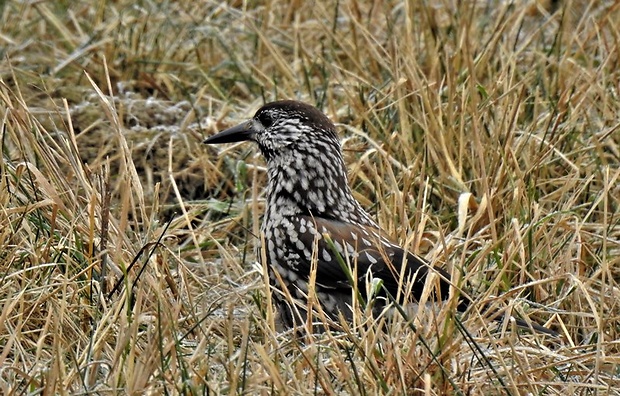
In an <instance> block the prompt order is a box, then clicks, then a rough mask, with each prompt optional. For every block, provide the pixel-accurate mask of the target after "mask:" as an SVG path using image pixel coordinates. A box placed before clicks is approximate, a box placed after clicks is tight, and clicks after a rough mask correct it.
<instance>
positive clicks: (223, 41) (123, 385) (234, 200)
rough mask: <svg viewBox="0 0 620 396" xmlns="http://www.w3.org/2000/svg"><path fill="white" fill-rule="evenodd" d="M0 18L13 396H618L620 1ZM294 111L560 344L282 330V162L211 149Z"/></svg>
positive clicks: (427, 249)
mask: <svg viewBox="0 0 620 396" xmlns="http://www.w3.org/2000/svg"><path fill="white" fill-rule="evenodd" d="M0 12H1V20H0V26H1V28H0V42H1V43H2V44H1V45H0V52H1V54H2V63H0V79H1V81H0V103H1V104H2V105H1V106H0V110H1V113H0V117H1V121H0V122H1V128H0V133H1V139H2V159H1V161H0V175H1V180H0V183H1V184H2V188H1V189H0V202H1V206H0V208H1V210H0V246H1V250H0V278H1V281H0V301H1V305H0V394H6V395H10V394H37V393H41V392H42V393H44V394H54V393H59V394H82V393H90V392H94V393H97V394H143V393H151V394H159V393H164V392H166V393H171V394H175V393H184V394H204V393H209V394H219V393H226V394H236V393H248V394H259V393H261V394H270V393H281V394H289V393H290V394H429V395H432V394H436V395H439V394H470V395H478V394H515V395H516V394H549V395H558V394H563V395H569V394H613V393H616V394H617V393H618V391H617V390H616V389H619V388H620V374H619V371H620V369H619V367H620V366H619V364H620V358H618V356H620V343H619V341H618V339H619V338H620V322H619V319H620V304H618V301H619V299H620V288H619V284H618V283H619V282H620V270H619V269H618V268H619V266H620V167H619V165H618V164H619V163H620V131H619V128H620V93H619V89H620V71H619V70H620V48H619V44H620V24H619V23H618V21H620V6H619V5H618V3H614V2H611V1H610V2H606V3H605V2H598V1H594V2H592V3H588V2H586V1H579V0H574V1H566V2H544V1H542V2H515V3H508V2H477V3H475V2H455V3H452V2H449V1H445V2H442V3H432V2H429V4H424V3H422V2H392V1H377V2H360V1H357V0H347V1H340V2H338V1H325V2H302V1H297V0H277V1H264V2H239V1H232V2H230V4H222V3H220V2H210V1H195V2H161V3H159V2H137V3H136V2H127V1H124V0H121V1H116V2H104V1H90V2H80V1H75V2H36V1H35V2H0ZM282 98H297V99H301V100H304V101H307V102H309V103H313V104H316V105H318V106H319V107H321V108H322V109H323V110H324V111H325V112H326V113H327V114H329V115H330V117H331V118H332V119H334V120H335V121H337V122H339V123H341V127H340V130H341V132H342V134H341V136H342V138H343V144H344V147H345V150H346V157H347V158H346V159H347V162H348V164H349V169H350V178H351V183H352V186H353V188H354V190H355V193H356V196H357V198H358V199H359V200H360V201H361V202H362V203H363V205H364V206H365V207H367V208H369V209H370V210H371V212H372V213H375V214H376V218H377V220H378V221H379V223H380V224H381V225H382V226H383V227H384V228H385V229H386V230H387V231H388V232H389V233H390V234H392V235H393V236H394V237H396V238H398V239H399V240H400V241H401V243H402V244H403V245H406V246H408V247H409V248H410V249H412V250H414V251H416V252H419V253H420V254H422V255H423V256H425V257H427V258H429V259H431V260H434V261H435V262H436V263H439V264H441V265H443V266H445V267H446V268H447V269H448V270H450V271H451V272H452V273H453V274H454V276H455V279H457V280H458V282H459V284H462V285H467V287H466V289H467V290H470V291H471V293H472V294H473V295H475V296H476V300H479V301H491V299H493V296H498V295H499V296H501V297H500V298H497V299H496V300H497V302H498V303H501V304H505V305H508V307H509V309H511V310H513V311H514V312H518V313H519V315H520V316H523V317H529V318H531V319H532V320H536V321H538V322H540V323H546V324H547V325H548V326H550V327H552V328H554V329H555V330H557V331H559V332H560V333H562V338H561V339H560V340H549V339H545V338H542V337H538V336H534V335H531V334H521V333H519V332H518V331H515V330H514V329H510V327H511V324H510V323H505V324H504V325H505V326H508V329H505V328H504V329H502V328H500V329H493V328H490V329H489V328H487V326H485V325H484V323H485V322H484V321H483V320H481V319H480V318H479V315H477V314H476V313H475V312H473V311H472V312H470V313H468V314H467V315H464V316H463V317H460V318H454V319H455V320H456V322H455V320H442V318H443V317H447V318H448V319H450V318H452V315H451V314H450V312H451V308H450V307H449V306H446V307H443V308H442V309H441V310H440V312H431V313H427V316H426V317H424V316H422V315H423V313H422V312H421V313H420V315H421V320H420V321H418V322H417V331H413V330H412V329H411V328H410V327H409V326H407V325H406V324H405V323H404V321H403V319H402V318H400V317H397V318H396V319H395V321H396V322H397V323H395V324H394V325H393V326H391V327H389V329H388V330H386V331H380V330H378V327H377V326H375V325H372V324H370V325H361V326H360V327H359V328H357V329H355V330H350V331H348V332H344V333H327V334H321V335H316V336H307V337H305V338H302V339H298V338H294V337H291V335H290V334H286V333H284V334H283V333H277V332H276V331H275V330H274V327H273V323H272V321H271V320H270V319H271V313H270V309H269V305H268V304H266V301H267V299H266V298H267V297H268V295H267V294H266V292H265V286H264V283H263V280H262V279H263V278H262V274H261V270H260V269H257V268H258V267H256V266H254V265H253V264H252V263H253V262H255V261H256V258H255V256H254V247H255V246H257V245H258V240H257V238H256V236H257V235H258V226H259V224H260V213H261V211H262V206H263V202H262V196H263V195H262V190H261V186H262V185H263V184H264V179H265V172H264V163H263V162H262V160H261V159H260V158H259V157H258V156H257V155H256V151H255V149H254V148H253V147H251V145H247V144H246V145H234V146H232V147H231V146H226V147H217V148H212V147H203V146H201V144H200V142H201V140H202V139H203V138H204V137H205V136H208V135H210V134H212V133H214V132H215V131H216V130H218V129H220V128H223V127H226V126H229V125H232V124H233V123H235V122H237V121H239V120H240V119H243V118H245V117H248V116H249V115H251V114H252V113H253V111H254V110H256V108H257V107H259V106H260V105H261V104H262V103H264V102H265V101H271V100H273V99H282ZM533 302H535V303H533ZM461 320H462V321H463V325H464V326H465V328H466V329H467V332H465V331H462V330H461V331H459V329H460V328H461V327H460V325H459V323H460V321H461ZM505 330H506V331H505ZM424 344H426V345H427V347H425V346H424Z"/></svg>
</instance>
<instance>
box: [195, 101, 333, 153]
mask: <svg viewBox="0 0 620 396" xmlns="http://www.w3.org/2000/svg"><path fill="white" fill-rule="evenodd" d="M246 140H251V141H254V142H256V143H257V144H258V147H259V148H260V150H261V153H262V154H263V155H264V156H265V158H266V159H267V160H268V161H269V160H272V159H276V158H278V157H281V156H284V155H286V154H288V153H290V152H291V151H294V152H297V153H304V152H305V153H307V154H309V155H313V156H316V155H319V154H320V153H321V152H326V151H331V150H332V149H336V150H338V151H339V150H340V144H339V142H338V138H337V136H336V128H335V126H334V124H333V123H332V122H331V121H330V120H329V118H327V116H325V114H323V113H322V112H320V111H319V110H318V109H316V108H315V107H312V106H310V105H308V104H305V103H302V102H297V101H293V100H283V101H278V102H271V103H268V104H266V105H264V106H263V107H261V108H260V109H258V111H257V112H256V114H254V117H252V118H251V119H250V120H248V121H245V122H243V123H241V124H239V125H236V126H234V127H232V128H229V129H226V130H224V131H221V132H219V133H217V134H215V135H213V136H211V137H210V138H208V139H206V140H205V141H204V143H206V144H218V143H233V142H241V141H246Z"/></svg>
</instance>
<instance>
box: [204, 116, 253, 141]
mask: <svg viewBox="0 0 620 396" xmlns="http://www.w3.org/2000/svg"><path fill="white" fill-rule="evenodd" d="M253 127H254V123H253V122H252V120H250V121H246V122H244V123H242V124H239V125H237V126H234V127H232V128H228V129H226V130H223V131H221V132H218V133H216V134H215V135H213V136H211V137H210V138H207V139H206V140H205V141H204V142H203V143H204V144H219V143H234V142H242V141H244V140H250V139H252V136H253V135H254V133H255V131H254V128H253Z"/></svg>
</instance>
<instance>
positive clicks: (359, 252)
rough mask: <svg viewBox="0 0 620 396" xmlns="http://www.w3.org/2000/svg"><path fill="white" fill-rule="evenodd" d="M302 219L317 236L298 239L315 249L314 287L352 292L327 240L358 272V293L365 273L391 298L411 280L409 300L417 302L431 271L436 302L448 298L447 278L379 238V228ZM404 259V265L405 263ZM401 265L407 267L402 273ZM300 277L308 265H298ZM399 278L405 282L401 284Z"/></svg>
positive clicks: (310, 235) (425, 263)
mask: <svg viewBox="0 0 620 396" xmlns="http://www.w3.org/2000/svg"><path fill="white" fill-rule="evenodd" d="M302 217H304V219H305V221H306V223H307V224H314V226H315V227H316V230H317V231H318V235H320V238H319V239H318V240H316V241H315V238H317V236H316V234H312V233H309V232H307V233H303V234H300V235H299V239H300V240H301V241H302V242H303V243H304V245H305V246H316V249H317V251H316V252H315V254H316V257H317V259H318V263H317V283H319V284H320V285H321V286H322V287H325V288H334V289H341V288H349V289H350V288H351V284H350V281H349V278H348V277H347V275H346V273H345V272H344V271H343V269H342V267H341V265H340V264H339V263H338V261H337V255H336V253H335V252H334V247H333V246H330V244H329V243H328V242H327V239H326V236H329V238H330V239H331V240H332V241H333V244H334V245H335V247H336V250H337V251H338V253H339V254H340V256H341V257H342V258H343V259H344V260H345V261H348V263H349V264H350V265H351V267H354V266H356V268H357V282H358V289H359V290H360V292H362V294H363V293H364V291H365V290H366V287H365V286H366V285H365V281H366V279H367V276H366V274H367V272H369V271H370V272H371V273H372V277H374V278H379V279H381V280H382V281H383V285H384V287H385V289H386V290H387V291H388V292H389V293H390V294H391V295H392V296H396V295H398V294H399V293H398V291H399V287H402V285H406V284H407V281H409V280H411V279H414V277H415V282H414V283H413V284H412V293H411V294H412V297H413V298H415V299H419V298H420V296H421V295H422V292H423V290H424V284H425V281H426V276H427V274H428V272H429V271H430V270H432V271H435V272H436V273H437V274H438V275H439V276H438V284H439V287H438V291H437V292H436V293H438V294H439V298H441V299H447V298H448V294H449V286H450V284H449V279H450V276H449V274H448V273H447V272H446V271H444V270H442V269H441V268H437V267H433V266H431V265H430V264H428V263H427V262H426V261H424V260H423V259H421V258H420V257H418V256H416V255H414V254H412V253H410V252H405V250H403V249H402V248H401V247H399V246H398V245H396V244H394V243H393V242H392V241H391V240H389V239H388V238H387V237H385V236H384V235H382V233H381V231H380V230H379V229H378V228H374V227H368V226H360V225H356V224H351V223H344V222H340V221H335V220H331V219H325V218H313V217H309V216H302ZM405 255H406V261H405V260H404V259H405ZM403 264H404V265H406V268H405V270H404V271H402V269H403V267H402V266H403ZM297 266H298V271H299V273H306V274H307V273H309V272H310V267H311V265H310V262H308V261H304V260H302V261H301V262H299V263H298V264H297ZM401 274H404V276H405V277H406V278H405V281H404V282H401V281H400V278H401Z"/></svg>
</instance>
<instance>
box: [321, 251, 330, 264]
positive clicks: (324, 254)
mask: <svg viewBox="0 0 620 396" xmlns="http://www.w3.org/2000/svg"><path fill="white" fill-rule="evenodd" d="M322 256H323V260H325V261H332V256H331V255H330V254H329V252H328V251H327V249H323V255H322Z"/></svg>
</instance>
